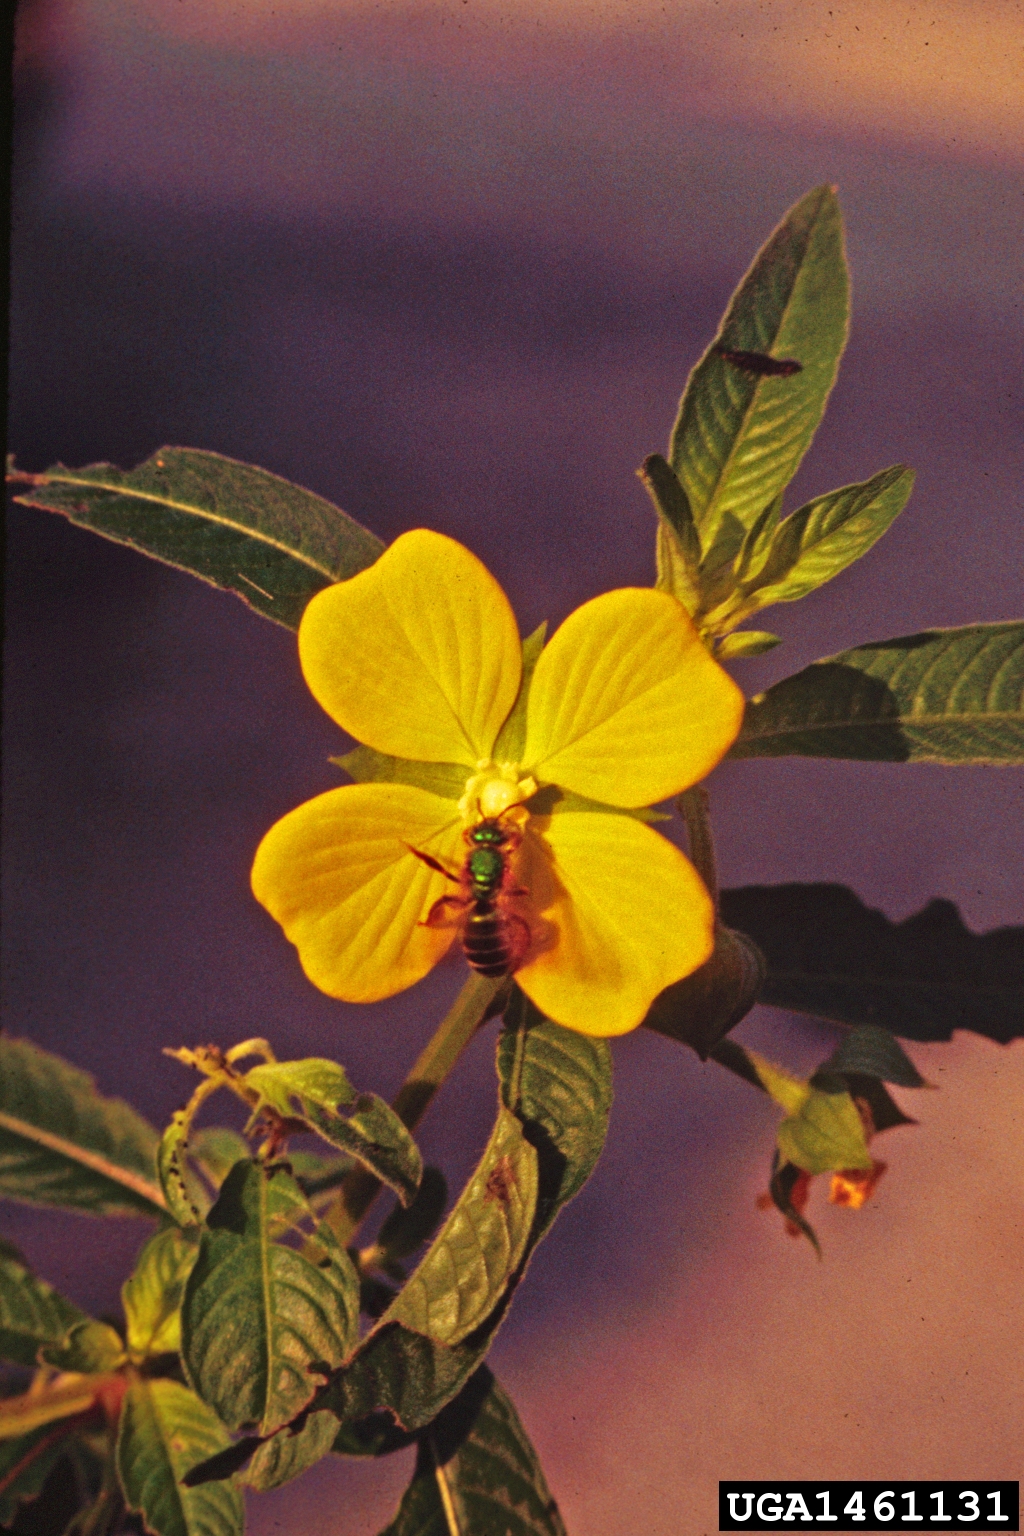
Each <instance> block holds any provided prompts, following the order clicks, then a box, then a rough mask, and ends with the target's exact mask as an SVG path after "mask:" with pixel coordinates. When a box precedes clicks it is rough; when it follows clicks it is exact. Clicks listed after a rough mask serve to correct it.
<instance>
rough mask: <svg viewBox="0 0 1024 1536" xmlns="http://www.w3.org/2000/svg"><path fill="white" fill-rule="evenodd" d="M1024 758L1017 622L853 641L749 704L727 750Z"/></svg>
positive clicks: (877, 757) (1022, 645) (1021, 634)
mask: <svg viewBox="0 0 1024 1536" xmlns="http://www.w3.org/2000/svg"><path fill="white" fill-rule="evenodd" d="M792 754H795V755H798V756H801V757H845V758H859V759H862V760H870V761H877V762H890V763H905V762H921V763H992V764H1006V763H1021V762H1024V623H1022V622H1014V623H1007V624H970V625H968V626H967V627H966V628H964V629H930V630H925V631H923V633H921V634H919V635H905V636H903V637H902V638H899V639H895V640H879V641H876V642H875V643H873V644H871V645H858V646H857V647H855V649H853V650H850V651H841V652H840V653H839V655H837V656H829V657H826V658H825V659H824V660H823V661H815V662H812V664H811V665H810V666H809V667H805V668H804V670H803V671H802V672H797V673H795V674H794V676H792V677H787V678H784V679H783V680H782V682H780V683H775V684H774V686H773V687H771V688H769V689H768V691H767V692H766V693H762V694H758V695H757V696H756V697H755V698H753V699H751V700H750V702H749V703H748V705H747V709H746V714H745V716H744V720H743V726H742V728H741V730H740V734H739V736H738V738H737V740H736V742H735V743H734V745H733V747H732V748H731V750H730V752H729V756H730V757H785V756H788V755H792Z"/></svg>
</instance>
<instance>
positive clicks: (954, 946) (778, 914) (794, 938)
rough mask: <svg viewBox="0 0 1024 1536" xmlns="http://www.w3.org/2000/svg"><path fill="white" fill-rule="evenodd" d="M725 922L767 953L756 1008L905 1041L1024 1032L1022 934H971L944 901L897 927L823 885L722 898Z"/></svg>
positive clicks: (1021, 930)
mask: <svg viewBox="0 0 1024 1536" xmlns="http://www.w3.org/2000/svg"><path fill="white" fill-rule="evenodd" d="M722 915H723V917H724V918H725V920H726V922H728V923H730V924H731V925H733V926H734V927H736V928H740V929H742V930H743V931H744V932H745V933H748V934H750V935H751V936H752V937H753V938H754V940H755V941H756V943H757V945H758V947H759V948H760V949H761V951H762V953H763V954H764V956H765V960H766V962H767V967H768V969H767V974H766V977H765V981H764V984H763V986H762V988H761V992H760V994H759V995H760V1001H761V1002H762V1003H768V1004H770V1005H771V1006H773V1007H776V1008H790V1009H794V1010H795V1011H796V1012H799V1013H811V1014H817V1015H818V1016H819V1017H820V1018H823V1019H833V1020H835V1021H836V1022H837V1023H840V1024H853V1025H869V1024H870V1025H876V1026H883V1027H884V1028H885V1029H887V1030H891V1031H892V1032H893V1033H894V1034H897V1035H902V1036H903V1038H904V1039H908V1040H948V1039H950V1037H951V1035H952V1032H953V1030H954V1029H971V1030H974V1031H975V1033H976V1034H980V1035H985V1036H987V1038H988V1039H990V1040H997V1041H999V1042H1000V1044H1003V1045H1005V1044H1006V1043H1007V1042H1008V1041H1010V1040H1012V1039H1014V1038H1015V1037H1016V1036H1018V1035H1020V1034H1022V1033H1024V927H1014V928H995V929H993V930H992V931H991V932H989V933H980V934H977V933H971V932H970V930H969V929H968V928H966V927H965V925H964V921H963V918H962V917H961V916H960V913H959V912H958V911H957V909H956V907H955V906H954V905H953V903H952V902H950V901H942V900H936V901H930V902H929V903H928V905H927V906H926V907H924V908H923V909H922V910H921V911H920V912H915V913H914V914H913V915H912V916H911V917H908V918H905V919H904V920H903V921H902V922H899V923H894V922H893V921H892V920H891V919H890V918H888V917H886V916H885V914H884V913H882V912H876V911H874V910H872V909H871V908H870V907H867V906H865V905H864V903H863V902H862V901H861V900H860V898H859V897H857V896H855V895H854V893H853V891H850V890H847V888H846V887H845V886H842V885H824V884H821V885H795V884H794V885H748V886H742V887H740V888H739V889H738V890H730V891H723V892H722ZM858 1070H863V1069H858ZM892 1081H899V1080H898V1079H895V1078H894V1079H892ZM908 1086H909V1085H908Z"/></svg>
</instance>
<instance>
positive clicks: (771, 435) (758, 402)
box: [669, 186, 849, 566]
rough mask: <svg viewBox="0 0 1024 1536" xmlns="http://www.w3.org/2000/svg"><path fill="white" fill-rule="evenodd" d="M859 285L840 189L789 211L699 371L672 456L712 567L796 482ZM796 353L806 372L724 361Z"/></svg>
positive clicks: (818, 191) (811, 196)
mask: <svg viewBox="0 0 1024 1536" xmlns="http://www.w3.org/2000/svg"><path fill="white" fill-rule="evenodd" d="M848 316H849V283H848V279H847V274H846V260H845V256H844V253H843V230H842V219H841V216H840V212H839V203H838V199H837V198H836V195H835V192H834V191H833V189H832V188H831V187H827V186H825V187H816V188H815V189H814V190H813V191H812V192H808V193H807V195H806V196H805V197H803V198H801V200H800V201H799V202H798V203H797V204H796V205H795V206H794V207H793V208H791V209H790V210H789V212H788V213H787V214H786V216H785V218H784V219H783V220H782V223H781V224H780V225H779V227H778V228H777V229H776V230H775V232H774V234H773V235H772V236H771V237H770V239H769V240H768V242H767V244H766V245H765V246H764V247H763V248H762V250H761V251H759V253H758V255H757V256H756V257H755V258H754V262H753V265H752V266H751V268H750V270H749V272H748V273H747V275H746V277H745V278H744V279H743V281H742V283H741V284H740V286H739V288H738V289H737V291H736V293H735V294H734V296H733V298H732V301H731V303H730V305H729V309H728V311H727V313H726V316H725V319H724V320H723V321H722V326H721V329H720V330H719V332H718V335H717V336H716V338H715V340H714V342H713V343H712V345H711V347H709V349H708V351H707V352H706V353H705V354H704V356H703V358H702V359H701V361H700V362H699V363H698V364H697V367H696V368H695V369H694V370H693V373H692V374H691V375H690V379H689V382H688V383H687V386H686V391H685V393H684V395H683V398H682V401H681V403H680V407H679V417H678V419H677V421H676V424H675V427H674V428H673V431H672V441H671V445H670V448H669V460H670V462H671V464H672V467H673V469H674V470H675V472H676V474H677V475H678V476H679V479H680V481H681V482H682V485H683V489H684V490H685V492H686V495H687V498H688V501H689V505H690V508H691V510H692V513H693V517H694V520H695V522H696V524H697V527H698V528H699V530H700V535H701V543H702V545H703V549H704V557H705V560H706V561H707V562H708V563H709V565H711V566H715V565H718V564H720V563H721V562H722V561H724V560H726V559H731V558H732V556H733V555H734V554H735V553H736V551H737V550H738V549H739V547H740V545H741V543H742V542H743V535H744V532H745V530H746V529H747V528H748V527H749V526H750V524H751V523H752V522H753V521H754V519H755V518H756V517H757V516H758V514H759V513H760V512H761V510H762V508H763V507H765V506H766V505H767V504H768V503H769V502H770V501H771V500H772V499H773V497H774V496H775V495H776V494H777V493H778V492H779V491H780V490H782V488H783V487H784V486H785V485H786V484H787V483H788V482H789V481H790V480H791V479H792V477H793V475H794V474H795V472H796V469H797V466H798V465H799V463H800V460H801V459H802V458H803V456H804V453H805V452H806V451H807V447H808V445H809V443H810V441H811V438H812V437H813V435H814V430H815V428H816V427H817V425H818V422H819V420H820V418H821V414H822V411H823V410H824V408H825V401H826V399H827V398H828V394H829V391H830V390H831V388H832V384H833V381H834V379H835V375H836V369H837V367H838V364H839V358H840V355H841V353H842V350H843V347H844V345H845V343H846V330H847V322H848ZM722 348H724V349H725V350H727V351H733V352H740V353H742V352H752V353H761V354H771V355H773V356H775V357H779V358H781V357H785V358H794V359H795V360H796V361H797V362H799V363H800V365H801V368H800V371H799V372H795V373H792V374H789V375H787V376H776V377H772V376H764V375H758V374H757V373H753V372H750V371H748V370H746V369H744V368H743V367H742V366H739V365H738V364H737V363H736V362H735V361H730V360H729V359H728V358H725V357H723V356H722V355H721V351H720V349H722Z"/></svg>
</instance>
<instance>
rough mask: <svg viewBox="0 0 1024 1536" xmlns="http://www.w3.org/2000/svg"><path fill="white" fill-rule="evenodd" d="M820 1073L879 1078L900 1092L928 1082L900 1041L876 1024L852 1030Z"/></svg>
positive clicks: (821, 1068) (823, 1065)
mask: <svg viewBox="0 0 1024 1536" xmlns="http://www.w3.org/2000/svg"><path fill="white" fill-rule="evenodd" d="M818 1070H819V1072H822V1073H826V1072H832V1073H840V1074H841V1075H843V1076H846V1075H848V1074H849V1075H851V1076H866V1077H877V1078H881V1079H882V1080H883V1081H884V1082H886V1083H896V1084H897V1086H898V1087H900V1088H923V1087H924V1086H925V1081H924V1078H923V1077H922V1076H921V1074H920V1072H919V1071H918V1070H917V1068H916V1067H915V1066H914V1063H913V1062H912V1061H911V1059H910V1057H909V1056H908V1055H907V1053H906V1051H905V1050H904V1049H903V1047H902V1046H901V1045H900V1043H899V1041H898V1040H896V1039H895V1038H894V1037H893V1036H892V1035H891V1034H890V1033H889V1031H888V1030H887V1029H879V1028H878V1027H877V1026H876V1025H872V1024H866V1025H862V1026H861V1027H860V1028H858V1029H851V1030H850V1033H849V1034H848V1035H847V1037H846V1039H845V1040H842V1041H840V1043H839V1045H838V1046H837V1047H836V1049H835V1050H834V1051H833V1052H832V1055H831V1056H830V1057H829V1058H828V1060H827V1061H824V1062H822V1064H821V1066H820V1067H819V1069H818Z"/></svg>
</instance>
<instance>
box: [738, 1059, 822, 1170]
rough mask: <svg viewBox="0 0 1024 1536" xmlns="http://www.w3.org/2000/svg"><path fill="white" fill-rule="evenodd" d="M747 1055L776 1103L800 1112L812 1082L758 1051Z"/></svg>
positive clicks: (797, 1112)
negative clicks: (769, 1059)
mask: <svg viewBox="0 0 1024 1536" xmlns="http://www.w3.org/2000/svg"><path fill="white" fill-rule="evenodd" d="M746 1057H747V1060H748V1061H749V1062H750V1063H751V1064H752V1065H753V1068H754V1071H755V1072H756V1073H757V1075H758V1077H759V1079H760V1081H761V1087H762V1088H763V1089H764V1091H765V1093H767V1094H769V1095H770V1096H771V1097H772V1098H773V1099H774V1100H775V1102H776V1104H781V1106H782V1108H783V1109H784V1110H785V1111H786V1114H787V1115H796V1114H799V1112H800V1110H801V1109H802V1108H803V1106H804V1105H805V1104H806V1103H807V1100H808V1099H809V1098H810V1095H811V1087H810V1084H809V1083H806V1082H805V1081H804V1080H803V1078H801V1077H794V1076H793V1075H792V1073H790V1072H786V1071H784V1070H783V1069H782V1067H777V1066H775V1064H774V1062H771V1061H766V1060H765V1058H764V1057H763V1056H759V1055H758V1054H757V1052H756V1051H747V1052H746ZM808 1172H810V1169H808Z"/></svg>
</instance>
